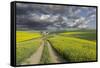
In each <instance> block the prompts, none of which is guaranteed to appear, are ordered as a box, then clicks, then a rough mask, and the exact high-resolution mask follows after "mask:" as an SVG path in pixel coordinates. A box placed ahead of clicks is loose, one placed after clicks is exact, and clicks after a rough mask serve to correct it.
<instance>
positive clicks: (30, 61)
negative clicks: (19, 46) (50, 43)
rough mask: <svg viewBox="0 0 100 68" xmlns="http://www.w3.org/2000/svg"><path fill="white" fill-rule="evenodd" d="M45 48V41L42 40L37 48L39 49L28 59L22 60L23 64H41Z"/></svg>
mask: <svg viewBox="0 0 100 68" xmlns="http://www.w3.org/2000/svg"><path fill="white" fill-rule="evenodd" d="M43 49H44V41H42V44H41V45H40V47H39V48H38V49H37V51H36V52H35V53H34V54H33V55H31V56H30V57H29V58H28V59H26V60H25V61H24V62H22V64H21V65H29V64H39V62H40V59H41V56H42V52H43Z"/></svg>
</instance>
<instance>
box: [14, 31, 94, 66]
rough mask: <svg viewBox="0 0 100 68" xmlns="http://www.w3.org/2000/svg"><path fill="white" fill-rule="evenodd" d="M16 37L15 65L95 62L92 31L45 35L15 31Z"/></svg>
mask: <svg viewBox="0 0 100 68" xmlns="http://www.w3.org/2000/svg"><path fill="white" fill-rule="evenodd" d="M16 36H17V38H16V42H17V46H16V54H17V57H16V59H17V61H16V63H17V64H22V62H24V63H26V64H49V63H63V62H81V61H96V32H95V31H94V30H90V31H89V30H88V31H64V32H59V33H56V32H54V33H50V34H45V35H43V34H41V33H39V32H32V31H17V35H16ZM39 54H40V55H39ZM34 55H35V56H34ZM36 56H37V57H36ZM27 59H30V60H28V61H27ZM35 60H38V62H37V61H35Z"/></svg>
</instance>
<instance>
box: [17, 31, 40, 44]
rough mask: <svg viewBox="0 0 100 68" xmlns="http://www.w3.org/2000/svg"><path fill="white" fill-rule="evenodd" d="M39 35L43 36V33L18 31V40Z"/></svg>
mask: <svg viewBox="0 0 100 68" xmlns="http://www.w3.org/2000/svg"><path fill="white" fill-rule="evenodd" d="M39 37H41V34H40V33H38V32H28V31H16V42H21V41H25V40H29V39H33V38H39Z"/></svg>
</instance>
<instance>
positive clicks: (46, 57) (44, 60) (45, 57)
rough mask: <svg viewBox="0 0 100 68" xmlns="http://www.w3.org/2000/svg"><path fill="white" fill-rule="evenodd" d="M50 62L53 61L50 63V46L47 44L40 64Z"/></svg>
mask: <svg viewBox="0 0 100 68" xmlns="http://www.w3.org/2000/svg"><path fill="white" fill-rule="evenodd" d="M45 42H46V41H45ZM50 62H51V61H50V55H49V51H48V46H47V45H46V44H45V45H44V50H43V54H42V57H41V60H40V64H48V63H50Z"/></svg>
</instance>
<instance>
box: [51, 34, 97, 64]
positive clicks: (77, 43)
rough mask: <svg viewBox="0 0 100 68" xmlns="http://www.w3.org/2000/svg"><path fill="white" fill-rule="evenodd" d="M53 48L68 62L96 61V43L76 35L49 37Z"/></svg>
mask: <svg viewBox="0 0 100 68" xmlns="http://www.w3.org/2000/svg"><path fill="white" fill-rule="evenodd" d="M49 40H50V42H51V43H52V46H53V48H54V49H55V50H56V51H57V52H58V53H59V54H60V55H61V56H62V57H63V58H65V59H66V60H67V61H68V62H80V61H95V60H96V43H95V42H92V41H88V40H84V39H79V38H74V37H64V36H55V37H52V38H49Z"/></svg>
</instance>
